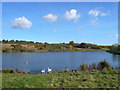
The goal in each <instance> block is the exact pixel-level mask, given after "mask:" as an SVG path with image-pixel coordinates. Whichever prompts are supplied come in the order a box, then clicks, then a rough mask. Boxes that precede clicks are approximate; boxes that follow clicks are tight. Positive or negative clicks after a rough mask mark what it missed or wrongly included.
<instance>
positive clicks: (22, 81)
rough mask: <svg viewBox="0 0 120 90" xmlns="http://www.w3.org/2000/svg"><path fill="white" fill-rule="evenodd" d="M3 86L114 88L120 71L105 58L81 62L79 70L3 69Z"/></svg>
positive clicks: (117, 84)
mask: <svg viewBox="0 0 120 90" xmlns="http://www.w3.org/2000/svg"><path fill="white" fill-rule="evenodd" d="M2 72H3V74H2V75H3V78H2V81H3V83H2V85H3V88H116V87H118V86H119V78H118V74H120V71H117V70H116V69H114V68H112V67H111V66H110V65H109V63H107V62H106V61H105V60H104V61H101V62H99V63H98V65H96V64H92V65H89V66H88V65H87V64H82V65H81V66H80V70H68V69H65V70H64V71H60V72H52V73H50V74H37V75H35V74H28V73H25V72H21V71H19V70H16V71H13V70H10V69H3V70H2Z"/></svg>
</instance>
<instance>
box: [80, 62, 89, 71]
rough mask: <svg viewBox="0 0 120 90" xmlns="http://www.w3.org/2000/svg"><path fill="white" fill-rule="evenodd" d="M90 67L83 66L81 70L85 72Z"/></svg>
mask: <svg viewBox="0 0 120 90" xmlns="http://www.w3.org/2000/svg"><path fill="white" fill-rule="evenodd" d="M88 68H89V67H88V65H87V64H82V65H81V66H80V70H82V71H85V70H88Z"/></svg>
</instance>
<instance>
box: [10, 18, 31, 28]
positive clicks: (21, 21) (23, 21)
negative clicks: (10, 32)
mask: <svg viewBox="0 0 120 90" xmlns="http://www.w3.org/2000/svg"><path fill="white" fill-rule="evenodd" d="M31 26H32V22H30V21H29V20H28V19H27V18H25V17H24V16H23V17H20V18H16V19H15V20H14V21H13V23H12V27H13V28H19V29H29V28H30V27H31Z"/></svg>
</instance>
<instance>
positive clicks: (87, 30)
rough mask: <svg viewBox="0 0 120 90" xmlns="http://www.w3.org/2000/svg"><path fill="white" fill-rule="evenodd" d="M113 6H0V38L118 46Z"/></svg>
mask: <svg viewBox="0 0 120 90" xmlns="http://www.w3.org/2000/svg"><path fill="white" fill-rule="evenodd" d="M119 37H120V34H118V3H117V2H3V3H2V38H3V39H7V40H12V39H13V40H26V41H35V42H48V43H63V42H65V43H68V42H69V41H72V40H73V41H74V42H76V43H81V42H85V43H93V44H98V45H112V44H115V43H118V38H119Z"/></svg>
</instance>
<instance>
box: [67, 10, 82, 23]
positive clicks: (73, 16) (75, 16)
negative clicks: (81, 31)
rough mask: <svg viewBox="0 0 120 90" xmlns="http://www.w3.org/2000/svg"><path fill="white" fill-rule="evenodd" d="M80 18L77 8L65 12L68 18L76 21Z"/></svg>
mask: <svg viewBox="0 0 120 90" xmlns="http://www.w3.org/2000/svg"><path fill="white" fill-rule="evenodd" d="M79 18H80V14H77V10H75V9H71V10H70V11H66V13H65V19H66V20H74V22H77V21H78V19H79Z"/></svg>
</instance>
